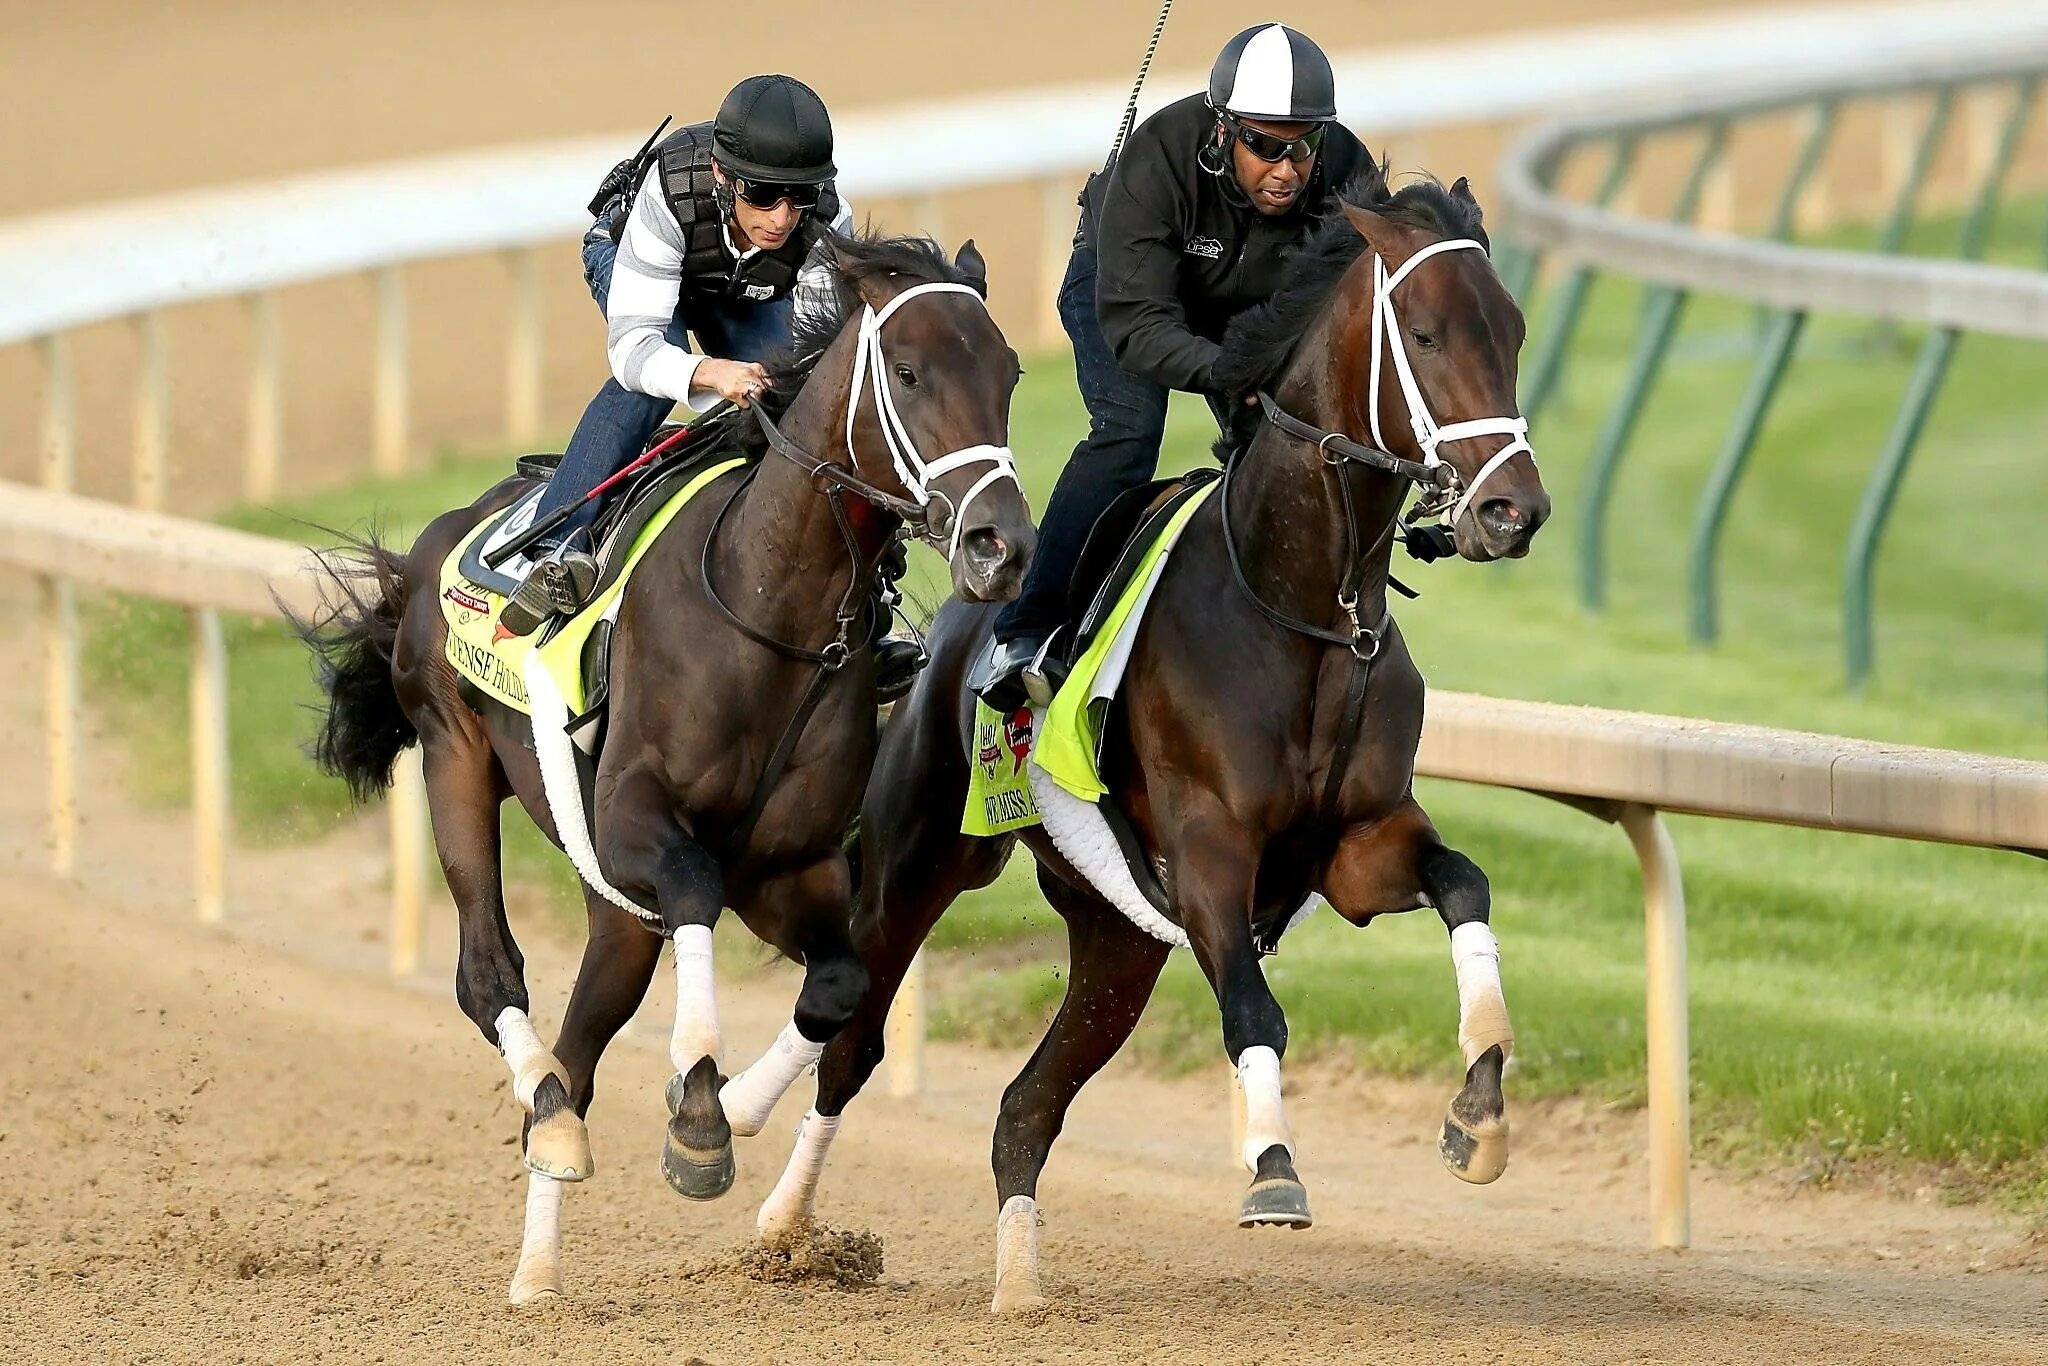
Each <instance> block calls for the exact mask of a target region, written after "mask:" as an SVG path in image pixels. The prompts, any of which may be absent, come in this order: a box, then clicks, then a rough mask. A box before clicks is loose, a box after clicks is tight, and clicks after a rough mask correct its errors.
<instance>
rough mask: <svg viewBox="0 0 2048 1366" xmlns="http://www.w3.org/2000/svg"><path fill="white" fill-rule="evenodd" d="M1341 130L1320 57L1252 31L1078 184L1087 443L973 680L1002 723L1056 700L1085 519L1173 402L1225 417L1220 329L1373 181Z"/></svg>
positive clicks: (1049, 510)
mask: <svg viewBox="0 0 2048 1366" xmlns="http://www.w3.org/2000/svg"><path fill="white" fill-rule="evenodd" d="M1336 115H1337V92H1336V80H1335V77H1334V76H1333V74H1332V73H1331V70H1330V62H1329V59H1328V58H1327V57H1325V56H1324V55H1323V53H1322V50H1321V49H1320V48H1318V47H1317V46H1316V45H1315V44H1314V43H1313V42H1311V41H1310V40H1309V39H1308V38H1307V37H1306V36H1305V35H1303V34H1301V33H1298V32H1296V31H1295V30H1293V29H1291V28H1288V27H1286V26H1285V25H1282V24H1262V25H1259V26H1258V27H1256V28H1249V29H1246V30H1245V31H1244V32H1243V33H1240V34H1238V35H1237V36H1236V37H1235V38H1232V39H1231V40H1230V42H1229V43H1228V44H1226V45H1225V46H1224V48H1223V51H1222V53H1221V55H1219V56H1218V57H1217V59H1216V64H1215V66H1214V67H1213V68H1212V69H1211V71H1210V73H1209V88H1208V90H1207V92H1206V93H1203V94H1198V95H1190V96H1188V97H1187V98H1185V99H1182V100H1177V101H1175V102H1174V103H1172V104H1169V105H1167V106H1166V107H1165V108H1164V109H1161V110H1160V111H1159V112H1158V113H1156V114H1154V115H1153V116H1152V117H1151V118H1149V119H1146V120H1145V121H1144V122H1143V123H1142V124H1140V125H1138V127H1137V128H1136V129H1134V130H1133V131H1132V133H1131V136H1130V139H1129V141H1128V142H1127V143H1126V144H1125V145H1124V148H1123V151H1122V153H1121V154H1120V155H1119V156H1118V157H1117V159H1116V161H1115V164H1114V165H1113V166H1111V167H1108V168H1105V170H1104V171H1103V172H1102V173H1101V174H1099V175H1097V176H1095V177H1093V178H1092V179H1091V180H1090V181H1089V183H1088V188H1087V189H1086V190H1085V191H1084V192H1083V197H1082V214H1081V224H1080V228H1079V230H1078V231H1077V232H1076V233H1075V236H1074V254H1073V256H1072V258H1071V260H1070V261H1069V262H1068V265H1067V275H1066V279H1065V281H1064V282H1063V283H1062V284H1061V286H1060V294H1059V311H1060V321H1061V323H1062V324H1063V325H1064V326H1065V328H1066V331H1067V336H1068V337H1069V338H1071V339H1072V341H1073V345H1074V373H1075V377H1076V379H1077V380H1078V381H1079V384H1080V388H1081V397H1082V400H1083V401H1084V402H1085V403H1086V404H1087V406H1088V435H1087V436H1086V437H1084V438H1082V440H1081V443H1080V444H1079V445H1078V446H1076V447H1075V448H1074V453H1073V455H1072V456H1071V457H1070V458H1069V459H1068V461H1067V465H1066V468H1065V469H1064V470H1062V471H1061V473H1060V478H1059V483H1058V485H1057V486H1056V487H1055V488H1054V489H1053V494H1052V501H1051V502H1050V503H1049V504H1048V505H1047V506H1046V510H1045V518H1044V521H1043V523H1042V524H1041V525H1040V527H1039V532H1038V550H1037V553H1036V554H1035V555H1034V556H1033V558H1032V561H1031V569H1030V573H1029V575H1028V576H1027V578H1026V580H1025V584H1024V591H1023V594H1022V596H1020V597H1019V598H1018V599H1017V600H1016V601H1015V602H1013V603H1011V604H1010V605H1009V606H1008V607H1006V608H1004V609H1003V611H1002V613H1001V614H1000V615H999V616H997V618H996V626H995V640H994V643H993V646H992V649H991V651H990V653H988V654H986V655H984V656H983V657H982V659H981V660H980V661H978V663H977V665H976V667H975V669H974V670H973V672H972V673H971V674H970V676H969V686H970V687H972V688H973V689H974V690H975V691H977V692H979V693H980V694H981V695H982V697H983V698H984V699H986V700H987V701H988V702H989V704H990V705H991V706H993V707H995V708H996V709H997V710H999V711H1005V712H1007V711H1009V710H1011V709H1013V708H1014V707H1016V706H1017V705H1018V704H1019V703H1021V702H1022V701H1023V699H1024V697H1025V695H1026V694H1027V693H1028V694H1029V695H1030V696H1031V697H1032V699H1033V700H1035V701H1036V702H1038V703H1039V704H1040V705H1041V706H1042V705H1044V704H1045V703H1047V702H1049V701H1050V700H1051V690H1052V688H1053V686H1054V685H1055V683H1056V679H1054V678H1052V677H1049V676H1048V674H1049V673H1050V665H1049V661H1045V660H1041V659H1040V658H1039V657H1040V655H1041V654H1043V653H1045V651H1044V646H1045V644H1046V641H1047V637H1048V636H1049V635H1050V634H1051V633H1052V632H1053V631H1055V630H1057V629H1058V628H1059V626H1060V625H1061V623H1062V622H1063V620H1064V619H1065V617H1066V614H1067V585H1068V580H1069V579H1070V578H1071V577H1072V575H1073V572H1074V566H1075V563H1076V561H1078V560H1079V559H1080V556H1081V548H1082V546H1083V544H1084V543H1085V542H1086V540H1087V537H1088V532H1089V529H1090V528H1091V527H1093V526H1094V524H1095V519H1096V518H1097V517H1098V516H1100V515H1101V513H1102V512H1103V510H1104V509H1106V508H1107V507H1108V506H1109V504H1110V503H1111V502H1112V501H1113V500H1114V499H1115V498H1116V496H1117V495H1118V494H1119V493H1122V492H1123V491H1124V490H1126V489H1131V488H1135V487H1137V486H1138V485H1140V484H1142V483H1144V482H1145V481H1147V480H1149V479H1151V478H1152V477H1153V474H1154V472H1155V470H1156V469H1157V467H1158V463H1159V444H1160V440H1161V438H1162V437H1163V436H1164V434H1165V431H1166V399H1167V392H1168V391H1169V390H1172V389H1184V390H1187V391H1190V392H1192V393H1198V394H1202V395H1204V396H1205V397H1207V398H1208V399H1209V400H1210V403H1211V406H1212V407H1214V408H1216V409H1217V410H1218V412H1219V417H1221V416H1222V408H1221V404H1222V395H1220V394H1218V393H1217V392H1216V386H1215V384H1214V383H1213V382H1212V380H1211V377H1210V370H1211V367H1212V366H1213V365H1214V364H1215V361H1216V356H1217V351H1218V346H1217V343H1218V341H1219V340H1220V339H1221V338H1222V336H1223V329H1224V327H1225V326H1226V325H1227V324H1228V323H1229V322H1230V320H1231V319H1232V318H1234V317H1236V316H1237V315H1238V314H1239V313H1241V312H1243V311H1244V310H1245V309H1247V308H1250V307H1251V306H1253V305H1254V304H1258V303H1261V302H1263V301H1264V300H1266V299H1267V298H1269V297H1271V296H1272V294H1273V293H1274V291H1275V290H1276V289H1277V288H1278V287H1279V285H1280V282H1281V257H1282V256H1283V254H1284V253H1285V252H1287V250H1288V249H1289V248H1291V247H1294V246H1295V245H1297V244H1298V243H1300V242H1301V240H1302V239H1303V238H1304V237H1305V236H1306V235H1307V234H1308V232H1309V229H1310V228H1311V227H1312V226H1313V225H1314V223H1315V222H1316V220H1317V219H1318V218H1319V217H1320V216H1321V215H1322V214H1323V213H1324V212H1325V211H1327V210H1328V209H1329V208H1330V207H1331V206H1332V204H1333V202H1334V200H1335V196H1336V192H1337V190H1338V189H1339V188H1340V187H1342V186H1343V185H1345V184H1346V183H1348V182H1349V181H1350V180H1351V178H1352V177H1353V176H1355V175H1358V174H1360V173H1362V172H1364V171H1366V170H1368V169H1369V168H1370V167H1371V166H1372V164H1373V163H1372V158H1371V154H1370V153H1368V152H1367V151H1366V149H1365V146H1364V144H1362V143H1361V142H1360V141H1359V140H1358V139H1357V138H1356V137H1355V136H1353V135H1352V133H1351V132H1350V130H1348V129H1346V128H1345V127H1344V126H1343V125H1342V124H1339V123H1337V122H1335V119H1336Z"/></svg>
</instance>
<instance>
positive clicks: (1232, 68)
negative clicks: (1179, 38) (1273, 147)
mask: <svg viewBox="0 0 2048 1366" xmlns="http://www.w3.org/2000/svg"><path fill="white" fill-rule="evenodd" d="M1209 105H1210V107H1211V108H1213V109H1215V110H1217V111H1218V112H1219V113H1228V114H1234V115H1236V116H1237V117H1239V118H1245V119H1271V120H1273V121H1274V122H1276V123H1304V122H1318V121H1321V120H1323V119H1333V118H1335V117H1337V78H1336V76H1335V75H1333V74H1332V73H1331V71H1330V59H1329V58H1328V57H1325V56H1324V55H1323V50H1322V49H1321V48H1319V47H1317V46H1316V45H1315V43H1314V42H1313V41H1312V40H1311V39H1310V38H1309V36H1308V35H1307V34H1305V33H1302V32H1300V31H1299V30H1297V29H1291V28H1289V27H1287V25H1285V24H1258V25H1255V26H1254V27H1252V28H1248V29H1246V30H1245V31H1244V32H1243V33H1240V34H1238V35H1237V36H1236V37H1235V38H1232V39H1231V40H1230V41H1229V42H1227V43H1225V44H1224V45H1223V51H1222V52H1221V53H1219V54H1218V55H1217V57H1216V65H1215V66H1213V67H1210V68H1209Z"/></svg>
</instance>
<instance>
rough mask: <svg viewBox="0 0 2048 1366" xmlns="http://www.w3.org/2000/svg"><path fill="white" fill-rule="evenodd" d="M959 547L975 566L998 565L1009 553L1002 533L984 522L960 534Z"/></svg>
mask: <svg viewBox="0 0 2048 1366" xmlns="http://www.w3.org/2000/svg"><path fill="white" fill-rule="evenodd" d="M960 545H961V548H962V549H964V550H965V551H966V552H967V558H968V559H969V560H970V561H971V562H972V563H974V564H975V565H977V566H987V565H993V564H1000V563H1001V562H1002V560H1003V556H1004V555H1005V554H1007V553H1008V551H1009V546H1008V545H1007V544H1006V543H1005V542H1004V540H1003V533H1002V532H1000V531H997V530H996V529H995V527H994V526H993V525H992V524H990V523H986V522H984V523H983V524H982V525H980V526H977V527H969V528H968V529H967V530H966V531H964V532H962V533H961V535H960Z"/></svg>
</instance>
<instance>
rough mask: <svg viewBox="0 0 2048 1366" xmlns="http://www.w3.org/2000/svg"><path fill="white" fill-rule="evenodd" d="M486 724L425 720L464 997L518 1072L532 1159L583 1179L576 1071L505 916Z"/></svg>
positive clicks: (467, 718)
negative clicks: (569, 1066) (531, 992)
mask: <svg viewBox="0 0 2048 1366" xmlns="http://www.w3.org/2000/svg"><path fill="white" fill-rule="evenodd" d="M483 725H484V723H483V722H482V720H480V719H478V718H477V717H475V716H474V715H472V714H469V713H467V712H465V713H463V714H462V715H461V716H459V717H457V718H455V719H453V720H450V719H448V718H446V717H443V716H436V717H434V718H433V719H432V720H430V721H429V722H428V724H425V725H422V726H421V727H420V743H421V747H422V757H423V760H424V764H425V768H426V779H427V804H428V808H429V810H430V811H431V812H432V816H433V823H434V846H435V848H436V849H437V850H438V851H439V853H440V857H441V871H442V874H443V875H444V876H445V877H446V878H447V880H448V890H449V892H450V893H452V894H453V896H454V898H455V909H456V915H457V919H458V925H459V939H460V950H459V955H458V958H457V961H456V966H455V1000H456V1002H457V1004H459V1005H460V1006H461V1007H462V1011H463V1013H464V1014H465V1015H467V1016H469V1018H470V1020H471V1022H472V1023H474V1024H475V1025H476V1027H477V1028H478V1029H479V1030H481V1031H482V1032H483V1036H484V1037H485V1038H486V1039H489V1040H490V1041H491V1042H492V1043H494V1044H496V1045H497V1047H498V1051H499V1052H500V1053H502V1054H503V1055H504V1057H505V1063H506V1065H507V1066H508V1067H509V1068H511V1070H512V1089H513V1091H514V1093H515V1094H517V1095H518V1097H519V1103H520V1105H521V1106H522V1107H524V1109H525V1110H526V1115H527V1132H526V1165H527V1166H528V1167H529V1168H531V1169H532V1170H534V1171H536V1172H539V1173H541V1174H542V1175H545V1176H552V1177H554V1178H556V1179H558V1180H562V1181H581V1180H583V1179H584V1178H585V1177H587V1176H589V1175H590V1137H589V1135H588V1134H587V1133H586V1132H585V1131H584V1128H583V1121H582V1119H581V1118H580V1117H579V1116H578V1115H577V1114H576V1112H575V1111H574V1110H573V1109H572V1108H570V1105H569V1074H568V1072H567V1071H566V1070H564V1069H563V1067H562V1064H561V1063H560V1062H558V1061H556V1060H555V1056H554V1054H552V1053H550V1052H548V1050H547V1049H546V1048H545V1047H544V1046H542V1044H541V1041H540V1035H539V1034H537V1033H536V1032H535V1031H534V1028H533V1022H532V1021H531V1020H530V1019H528V1018H527V1013H526V1012H527V1007H528V1002H527V995H526V960H525V958H524V957H523V956H522V955H521V954H520V952H519V945H518V944H517V943H515V942H514V941H513V939H512V927H511V925H510V924H509V923H508V922H507V921H506V918H505V889H504V881H503V874H502V870H501V867H500V852H501V846H500V837H499V825H498V819H499V808H500V806H501V804H502V803H503V801H504V799H505V797H506V796H507V795H508V787H507V784H506V782H505V778H504V774H503V772H502V771H501V770H500V769H499V767H498V761H497V758H496V756H495V755H494V754H493V753H492V752H491V746H490V742H489V741H488V739H486V738H485V736H484V733H483Z"/></svg>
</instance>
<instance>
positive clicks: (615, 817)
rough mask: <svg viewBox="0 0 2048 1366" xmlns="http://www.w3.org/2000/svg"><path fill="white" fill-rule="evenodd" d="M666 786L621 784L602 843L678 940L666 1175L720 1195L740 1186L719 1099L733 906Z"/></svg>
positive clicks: (625, 883) (624, 883) (608, 868)
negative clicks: (725, 955)
mask: <svg viewBox="0 0 2048 1366" xmlns="http://www.w3.org/2000/svg"><path fill="white" fill-rule="evenodd" d="M672 810H673V808H672V806H671V804H670V800H669V798H668V795H667V794H666V792H664V791H663V789H662V788H661V786H660V784H659V783H658V782H657V781H656V780H655V779H654V778H653V777H652V776H651V775H648V774H646V773H629V774H627V775H625V776H623V777H621V778H620V779H619V780H618V781H617V782H616V783H615V784H614V786H613V788H612V794H611V799H610V801H609V802H607V803H606V805H605V810H604V815H605V820H604V824H603V827H602V829H601V831H600V835H601V839H600V843H599V845H598V849H597V859H598V866H599V868H600V869H601V870H602V871H603V873H604V875H605V878H606V880H607V881H609V882H610V883H611V884H612V885H613V886H614V887H617V888H618V889H619V890H620V891H622V892H624V893H626V894H627V895H628V896H632V897H635V898H637V899H640V900H641V902H642V904H647V903H650V902H651V903H652V904H653V905H654V906H655V907H657V908H658V910H659V913H660V916H661V924H662V930H663V932H664V933H665V934H666V935H667V937H669V938H670V939H673V940H674V941H675V954H676V1023H675V1030H674V1032H673V1033H672V1034H671V1035H670V1037H669V1061H670V1062H672V1063H673V1064H675V1069H676V1073H675V1075H674V1076H673V1077H671V1078H669V1083H668V1091H667V1099H668V1112H669V1122H668V1135H667V1138H666V1139H665V1141H664V1142H663V1145H662V1153H661V1174H662V1176H663V1177H664V1178H665V1179H666V1180H667V1181H668V1183H669V1185H670V1186H672V1187H673V1188H674V1189H675V1190H676V1192H677V1193H678V1194H679V1195H683V1196H687V1197H688V1198H690V1199H692V1200H715V1199H717V1198H718V1197H719V1196H721V1195H724V1194H725V1193H726V1192H727V1191H728V1190H731V1189H732V1180H733V1161H732V1130H731V1129H730V1128H729V1127H728V1126H727V1124H726V1122H725V1112H724V1111H723V1110H721V1109H720V1108H719V1105H718V1087H719V1084H720V1083H721V1082H722V1081H723V1080H724V1078H723V1077H721V1076H720V1075H719V1071H718V1068H719V1061H720V1058H721V1056H722V1055H723V1053H724V1036H723V1034H722V1033H721V1032H720V1030H719V1025H718V989H717V974H716V971H715V967H714V964H713V960H712V947H711V930H712V927H713V926H714V925H716V924H717V923H718V915H719V911H720V910H721V909H722V908H723V907H724V905H725V877H724V874H723V873H722V872H721V871H720V870H719V867H718V861H717V860H716V859H714V858H712V857H711V855H710V853H709V852H708V851H706V850H705V848H704V846H703V845H701V844H699V843H697V840H696V838H695V837H694V836H693V835H691V834H690V833H689V832H688V831H687V830H685V829H683V828H682V827H681V826H680V825H679V824H677V823H676V819H675V817H674V815H673V814H672Z"/></svg>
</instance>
